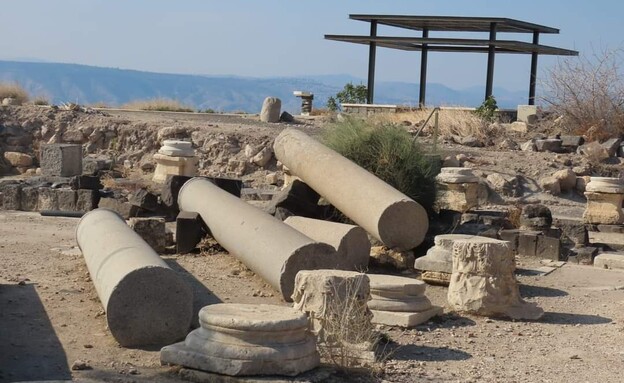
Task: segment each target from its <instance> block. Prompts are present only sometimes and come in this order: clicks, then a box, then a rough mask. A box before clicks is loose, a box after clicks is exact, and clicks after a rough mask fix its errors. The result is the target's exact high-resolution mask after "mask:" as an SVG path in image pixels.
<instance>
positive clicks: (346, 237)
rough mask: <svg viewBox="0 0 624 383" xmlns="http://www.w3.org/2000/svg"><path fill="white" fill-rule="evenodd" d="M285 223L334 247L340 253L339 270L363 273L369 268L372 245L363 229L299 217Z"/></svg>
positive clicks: (293, 217)
mask: <svg viewBox="0 0 624 383" xmlns="http://www.w3.org/2000/svg"><path fill="white" fill-rule="evenodd" d="M284 223H285V224H287V225H288V226H290V227H293V228H295V229H296V230H297V231H300V232H301V233H303V234H305V235H307V236H308V237H310V238H312V239H313V240H315V241H319V242H323V243H327V244H329V245H332V246H333V247H334V248H335V249H336V251H337V252H338V258H337V260H338V261H339V265H337V266H338V267H337V268H339V269H344V270H356V271H362V270H365V269H366V268H367V267H368V259H369V258H370V250H371V244H370V241H369V240H368V235H366V232H365V231H364V229H362V228H361V227H359V226H354V225H346V224H343V223H336V222H330V221H323V220H319V219H312V218H305V217H297V216H292V217H288V218H286V219H285V220H284Z"/></svg>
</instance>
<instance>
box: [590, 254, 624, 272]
mask: <svg viewBox="0 0 624 383" xmlns="http://www.w3.org/2000/svg"><path fill="white" fill-rule="evenodd" d="M594 266H595V267H599V268H601V269H620V270H624V254H623V253H602V254H598V255H597V256H596V257H595V258H594Z"/></svg>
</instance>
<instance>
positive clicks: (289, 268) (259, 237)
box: [178, 178, 340, 301]
mask: <svg viewBox="0 0 624 383" xmlns="http://www.w3.org/2000/svg"><path fill="white" fill-rule="evenodd" d="M178 204H179V206H180V209H181V210H183V211H194V212H197V213H199V215H200V216H201V217H202V219H203V221H204V223H205V224H206V226H208V229H209V230H210V232H211V234H212V236H213V237H214V238H215V239H216V240H217V242H219V244H220V245H221V246H223V247H224V248H225V249H226V250H228V252H230V253H231V254H232V255H234V256H235V257H236V258H238V259H239V260H240V261H241V262H243V263H244V264H245V265H246V266H247V267H249V268H250V269H251V270H253V271H254V272H255V273H256V274H258V275H259V276H260V277H262V278H263V279H264V280H266V281H267V282H268V283H270V284H271V285H272V286H273V287H274V288H276V289H277V290H278V291H280V292H281V293H282V296H283V298H284V299H285V300H287V301H290V299H291V295H292V292H293V288H294V283H295V276H296V275H297V273H298V272H299V271H300V270H314V269H330V268H334V267H336V266H337V265H339V264H340V261H339V260H338V255H337V253H336V250H335V249H334V248H333V247H332V246H330V245H328V244H325V243H320V242H316V241H314V240H313V239H311V238H309V237H307V236H305V235H304V234H302V233H300V232H299V231H297V230H295V229H293V228H292V227H290V226H288V225H286V224H284V223H283V222H281V221H280V220H278V219H276V218H275V217H272V216H270V215H269V214H266V213H265V212H263V211H262V210H260V209H257V208H255V207H253V206H251V205H250V204H248V203H246V202H245V201H243V200H241V199H240V198H237V197H235V196H233V195H231V194H230V193H228V192H226V191H223V190H222V189H220V188H219V187H217V186H216V185H214V184H213V183H212V182H210V181H208V180H206V179H203V178H193V179H192V180H190V181H188V182H186V183H185V184H184V186H182V188H181V189H180V193H179V195H178Z"/></svg>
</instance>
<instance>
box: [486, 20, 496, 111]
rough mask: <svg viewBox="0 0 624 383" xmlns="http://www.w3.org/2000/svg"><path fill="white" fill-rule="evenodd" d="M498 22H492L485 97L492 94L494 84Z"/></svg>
mask: <svg viewBox="0 0 624 383" xmlns="http://www.w3.org/2000/svg"><path fill="white" fill-rule="evenodd" d="M494 41H496V23H491V24H490V46H489V48H488V63H487V78H486V79H485V99H486V100H487V99H488V97H490V96H491V95H492V88H493V85H494V53H495V52H496V46H495V44H494Z"/></svg>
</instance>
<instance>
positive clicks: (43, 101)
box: [32, 96, 50, 105]
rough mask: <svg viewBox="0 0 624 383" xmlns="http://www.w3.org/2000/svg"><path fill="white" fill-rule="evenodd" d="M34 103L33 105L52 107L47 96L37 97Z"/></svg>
mask: <svg viewBox="0 0 624 383" xmlns="http://www.w3.org/2000/svg"><path fill="white" fill-rule="evenodd" d="M32 103H33V105H50V100H49V99H48V98H47V97H46V96H37V97H35V98H34V99H33V100H32Z"/></svg>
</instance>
